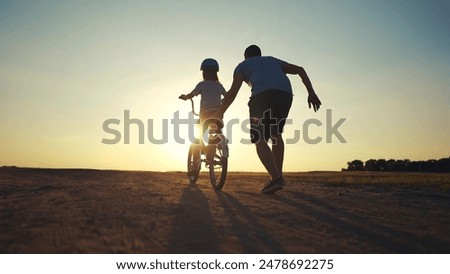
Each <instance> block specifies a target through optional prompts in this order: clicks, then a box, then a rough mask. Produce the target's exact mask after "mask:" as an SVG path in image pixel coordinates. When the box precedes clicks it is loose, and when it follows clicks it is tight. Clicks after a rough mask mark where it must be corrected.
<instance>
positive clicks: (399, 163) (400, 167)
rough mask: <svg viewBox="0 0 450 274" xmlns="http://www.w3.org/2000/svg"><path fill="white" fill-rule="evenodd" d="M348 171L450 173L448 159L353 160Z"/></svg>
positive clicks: (449, 158) (449, 159)
mask: <svg viewBox="0 0 450 274" xmlns="http://www.w3.org/2000/svg"><path fill="white" fill-rule="evenodd" d="M347 165H348V169H347V170H348V171H358V170H366V171H402V172H448V173H450V157H448V158H442V159H439V160H436V159H430V160H426V161H411V160H408V159H404V160H394V159H389V160H387V161H386V160H385V159H378V160H375V159H370V160H367V161H366V162H364V163H363V162H362V161H361V160H353V161H351V162H348V163H347Z"/></svg>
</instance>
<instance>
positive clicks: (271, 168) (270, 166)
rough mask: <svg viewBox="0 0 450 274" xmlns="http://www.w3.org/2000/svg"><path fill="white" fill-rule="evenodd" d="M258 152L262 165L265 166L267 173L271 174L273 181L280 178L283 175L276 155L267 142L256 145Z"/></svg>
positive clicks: (261, 141)
mask: <svg viewBox="0 0 450 274" xmlns="http://www.w3.org/2000/svg"><path fill="white" fill-rule="evenodd" d="M256 152H257V154H258V157H259V160H261V163H262V164H263V165H264V167H265V168H266V170H267V172H269V174H270V177H271V179H272V181H275V180H277V179H278V178H280V177H281V174H280V172H279V170H278V167H277V164H276V162H275V158H274V154H273V153H272V150H270V147H269V145H268V144H267V142H266V141H265V140H260V141H258V142H257V143H256Z"/></svg>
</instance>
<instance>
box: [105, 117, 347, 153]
mask: <svg viewBox="0 0 450 274" xmlns="http://www.w3.org/2000/svg"><path fill="white" fill-rule="evenodd" d="M264 117H265V118H263V119H259V120H258V119H244V120H240V119H238V118H233V119H229V120H227V121H224V122H222V121H218V120H217V121H215V122H216V124H221V125H222V132H223V134H224V135H225V136H227V139H228V140H229V143H230V144H231V143H232V142H233V141H235V140H233V133H235V134H236V132H238V131H240V132H241V133H244V134H239V136H243V135H245V136H247V137H246V138H242V137H241V138H239V142H240V143H241V144H251V143H252V142H251V137H253V138H255V134H256V135H259V136H263V134H264V132H265V131H266V128H267V127H277V126H279V125H280V124H281V123H285V124H286V125H289V126H292V127H293V128H294V130H293V133H294V135H293V136H292V137H289V138H286V139H285V143H286V144H296V143H299V142H301V141H303V142H304V143H306V144H310V145H315V144H319V143H323V142H325V143H328V144H330V143H333V142H335V141H337V142H339V143H342V144H346V143H347V140H346V139H345V138H344V136H343V135H342V134H341V132H340V129H341V127H342V126H343V124H344V122H345V121H346V120H347V118H339V119H337V120H336V119H334V118H333V111H332V110H331V109H326V113H325V121H324V122H323V121H321V120H319V119H315V118H309V119H306V120H304V121H297V120H294V119H286V120H284V121H283V120H278V119H276V118H273V117H271V115H270V112H269V113H268V115H265V116H264ZM209 122H211V121H209ZM169 125H170V127H169ZM102 128H103V131H104V132H105V134H106V137H104V138H102V141H101V142H102V143H103V144H106V145H114V144H119V143H122V142H123V144H130V143H131V140H136V136H133V137H134V138H132V136H131V135H132V134H137V143H138V144H148V143H150V144H155V145H161V144H167V143H171V142H175V143H178V144H186V142H189V143H193V142H195V140H197V137H198V136H197V135H198V134H197V133H196V132H198V130H196V128H203V127H202V125H199V120H198V119H197V118H196V117H195V116H194V114H193V113H192V112H188V113H187V115H186V116H185V117H181V116H180V112H179V111H176V112H174V113H173V115H172V118H171V119H162V120H160V121H158V122H157V123H155V120H154V119H152V118H149V119H145V120H142V119H138V118H132V117H131V112H130V110H124V112H123V119H122V120H121V119H117V118H110V119H106V120H105V121H103V124H102ZM313 128H316V129H322V130H321V132H322V133H321V134H317V133H316V135H314V136H312V135H313V134H312V133H311V132H312V131H314V130H312V129H313ZM316 131H317V130H316ZM169 132H171V133H170V134H169ZM269 132H270V131H269ZM207 134H208V132H205V133H204V134H203V137H204V138H205V139H204V140H207Z"/></svg>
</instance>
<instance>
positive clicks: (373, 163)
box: [364, 159, 379, 171]
mask: <svg viewBox="0 0 450 274" xmlns="http://www.w3.org/2000/svg"><path fill="white" fill-rule="evenodd" d="M364 170H366V171H378V170H379V169H378V163H377V160H375V159H370V160H367V161H366V163H365V164H364Z"/></svg>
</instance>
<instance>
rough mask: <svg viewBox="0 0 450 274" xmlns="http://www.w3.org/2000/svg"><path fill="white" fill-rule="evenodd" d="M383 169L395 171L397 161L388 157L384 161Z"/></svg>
mask: <svg viewBox="0 0 450 274" xmlns="http://www.w3.org/2000/svg"><path fill="white" fill-rule="evenodd" d="M385 167H386V168H385V171H396V170H397V161H396V160H394V159H389V160H387V161H386V165H385Z"/></svg>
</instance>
